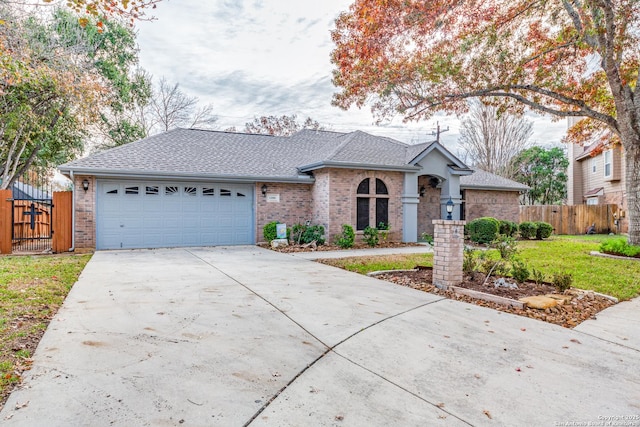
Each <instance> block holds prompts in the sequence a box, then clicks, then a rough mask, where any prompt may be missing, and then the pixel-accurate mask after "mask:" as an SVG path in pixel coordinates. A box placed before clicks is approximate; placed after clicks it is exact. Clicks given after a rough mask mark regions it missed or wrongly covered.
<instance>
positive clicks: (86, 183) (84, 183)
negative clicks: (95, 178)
mask: <svg viewBox="0 0 640 427" xmlns="http://www.w3.org/2000/svg"><path fill="white" fill-rule="evenodd" d="M82 189H83V190H84V192H85V193H86V192H87V190H88V189H89V180H88V179H83V180H82Z"/></svg>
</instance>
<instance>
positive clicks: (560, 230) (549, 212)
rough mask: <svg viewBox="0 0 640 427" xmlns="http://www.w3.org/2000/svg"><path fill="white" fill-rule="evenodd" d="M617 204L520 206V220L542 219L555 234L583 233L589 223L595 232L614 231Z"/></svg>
mask: <svg viewBox="0 0 640 427" xmlns="http://www.w3.org/2000/svg"><path fill="white" fill-rule="evenodd" d="M617 212H618V206H617V205H574V206H566V205H544V206H520V222H524V221H544V222H548V223H549V224H551V225H552V226H553V232H554V233H555V234H573V235H578V234H585V232H586V230H587V228H588V227H589V226H590V225H591V224H595V227H596V233H598V234H600V233H609V232H612V231H616V226H615V224H614V222H613V221H614V219H615V218H614V216H613V214H614V213H617Z"/></svg>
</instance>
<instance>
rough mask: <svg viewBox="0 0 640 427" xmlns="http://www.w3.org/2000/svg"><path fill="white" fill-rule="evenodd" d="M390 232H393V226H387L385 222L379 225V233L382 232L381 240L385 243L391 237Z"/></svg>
mask: <svg viewBox="0 0 640 427" xmlns="http://www.w3.org/2000/svg"><path fill="white" fill-rule="evenodd" d="M389 230H391V224H388V223H387V224H385V223H384V222H381V223H379V224H378V231H379V232H380V238H381V239H382V241H383V242H386V241H387V237H389Z"/></svg>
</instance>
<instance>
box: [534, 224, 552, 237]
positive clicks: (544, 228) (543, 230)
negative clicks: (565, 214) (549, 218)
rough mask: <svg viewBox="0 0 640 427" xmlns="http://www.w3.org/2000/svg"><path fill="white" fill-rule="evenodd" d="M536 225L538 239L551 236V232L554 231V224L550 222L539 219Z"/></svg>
mask: <svg viewBox="0 0 640 427" xmlns="http://www.w3.org/2000/svg"><path fill="white" fill-rule="evenodd" d="M536 227H537V228H536V239H537V240H542V239H546V238H548V237H549V236H551V233H553V225H551V224H549V223H548V222H544V221H538V222H536Z"/></svg>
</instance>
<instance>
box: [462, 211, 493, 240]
mask: <svg viewBox="0 0 640 427" xmlns="http://www.w3.org/2000/svg"><path fill="white" fill-rule="evenodd" d="M467 228H468V230H469V238H470V239H471V241H472V242H476V243H491V242H493V241H494V240H495V239H496V237H497V236H498V231H499V229H500V222H499V221H498V220H497V219H495V218H491V217H483V218H477V219H474V220H473V221H471V222H469V224H468V227H467Z"/></svg>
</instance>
